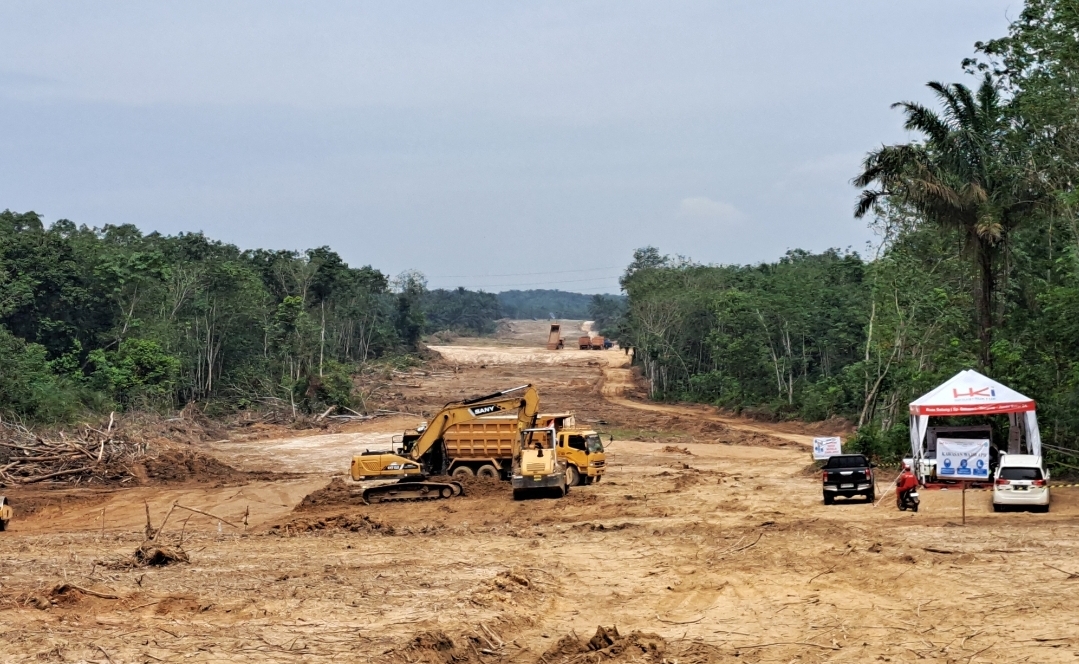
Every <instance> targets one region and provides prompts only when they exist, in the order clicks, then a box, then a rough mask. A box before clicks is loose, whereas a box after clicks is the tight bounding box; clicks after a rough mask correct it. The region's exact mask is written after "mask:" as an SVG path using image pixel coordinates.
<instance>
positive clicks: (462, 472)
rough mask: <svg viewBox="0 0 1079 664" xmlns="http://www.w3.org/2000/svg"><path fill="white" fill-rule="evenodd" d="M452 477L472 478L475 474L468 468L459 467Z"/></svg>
mask: <svg viewBox="0 0 1079 664" xmlns="http://www.w3.org/2000/svg"><path fill="white" fill-rule="evenodd" d="M450 475H451V476H453V477H472V476H473V475H475V473H473V472H472V469H471V468H469V467H468V466H457V467H456V468H454V469H453V472H452V473H450Z"/></svg>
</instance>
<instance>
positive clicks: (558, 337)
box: [547, 323, 565, 350]
mask: <svg viewBox="0 0 1079 664" xmlns="http://www.w3.org/2000/svg"><path fill="white" fill-rule="evenodd" d="M564 346H565V340H564V339H562V326H561V325H559V324H558V323H551V331H550V332H548V333H547V350H562V348H563V347H564Z"/></svg>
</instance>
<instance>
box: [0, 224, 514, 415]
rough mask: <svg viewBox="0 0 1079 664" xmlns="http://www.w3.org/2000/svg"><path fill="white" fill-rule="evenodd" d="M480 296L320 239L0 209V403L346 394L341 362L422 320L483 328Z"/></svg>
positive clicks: (348, 368)
mask: <svg viewBox="0 0 1079 664" xmlns="http://www.w3.org/2000/svg"><path fill="white" fill-rule="evenodd" d="M499 317H501V310H500V307H499V303H498V300H497V298H496V296H495V295H494V294H491V293H483V292H474V291H467V290H464V289H457V290H442V289H435V290H429V289H428V288H427V286H426V282H425V281H424V279H423V276H422V274H419V273H416V272H408V273H404V274H402V275H399V276H398V277H397V278H394V279H391V278H389V277H388V276H387V275H385V274H383V273H382V272H380V271H379V270H377V269H375V268H373V267H371V266H364V267H359V268H353V267H350V266H349V265H347V264H346V263H345V262H344V261H343V260H342V259H341V257H340V256H339V255H338V254H336V253H335V252H333V251H332V250H330V249H329V248H328V247H319V248H316V249H311V250H308V251H305V252H294V251H268V250H253V251H241V250H240V249H239V248H237V247H236V246H234V245H230V244H226V243H222V242H218V241H214V240H211V239H209V238H207V237H205V236H204V235H202V234H199V233H184V234H180V235H176V236H166V235H161V234H158V233H151V234H143V233H141V232H140V231H139V230H138V229H137V228H135V227H134V226H130V225H125V226H105V227H104V228H100V229H96V228H88V227H86V226H76V225H75V224H74V223H73V222H71V221H67V220H60V221H57V222H55V223H53V224H52V225H50V226H46V225H45V224H44V223H43V222H42V219H41V217H40V216H39V215H37V214H35V213H33V212H28V213H15V212H11V211H5V212H3V213H0V415H3V416H8V417H12V416H14V417H19V418H24V419H27V420H30V421H36V422H52V421H63V420H65V419H70V418H72V417H75V416H76V415H78V414H80V413H82V412H85V411H98V412H107V411H108V410H110V409H118V408H119V409H122V408H173V407H179V406H183V405H184V404H186V403H189V402H192V401H196V402H200V403H203V404H204V406H207V407H210V408H216V409H219V410H229V409H236V408H247V407H256V406H259V405H260V404H267V403H272V404H275V405H277V406H280V405H282V404H283V405H286V406H287V407H289V408H292V409H293V410H295V411H296V412H311V411H313V410H315V409H321V408H323V407H324V406H328V405H330V404H339V405H349V406H351V405H353V404H352V380H351V378H350V374H351V373H352V372H353V371H354V370H355V369H356V368H357V367H358V366H360V365H362V364H364V363H366V362H369V361H372V360H375V359H379V358H385V357H388V356H395V355H402V354H408V353H412V352H415V351H416V350H417V346H418V344H419V341H420V338H421V336H422V335H424V334H427V333H430V332H433V331H437V330H454V331H458V332H465V333H470V334H483V333H488V332H491V331H493V330H494V327H495V323H494V321H495V320H496V319H498V318H499Z"/></svg>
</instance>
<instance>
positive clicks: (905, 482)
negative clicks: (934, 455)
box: [895, 470, 918, 493]
mask: <svg viewBox="0 0 1079 664" xmlns="http://www.w3.org/2000/svg"><path fill="white" fill-rule="evenodd" d="M917 486H918V478H917V477H915V476H914V473H912V472H910V471H909V470H904V471H903V472H902V473H901V474H900V475H899V481H898V482H896V484H895V490H896V491H898V492H900V493H902V492H903V491H909V490H911V489H913V488H915V487H917Z"/></svg>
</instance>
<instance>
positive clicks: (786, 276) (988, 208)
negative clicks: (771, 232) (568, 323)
mask: <svg viewBox="0 0 1079 664" xmlns="http://www.w3.org/2000/svg"><path fill="white" fill-rule="evenodd" d="M976 48H977V49H978V53H979V56H978V57H977V58H972V59H970V60H968V61H966V62H965V63H964V65H965V67H966V68H967V70H968V71H969V72H971V73H972V74H975V75H976V76H977V77H978V81H977V85H975V86H973V87H968V86H965V85H961V84H942V83H931V84H929V87H930V89H931V90H932V91H933V93H934V94H935V95H936V97H937V102H936V104H935V105H934V107H927V106H923V105H919V104H914V103H900V104H897V106H898V107H899V108H900V109H901V111H902V112H903V113H904V114H905V118H906V127H907V129H909V130H911V131H912V132H913V133H914V135H915V136H916V140H914V141H913V142H911V143H908V144H902V145H892V146H885V147H883V148H880V149H878V150H875V151H873V152H871V153H869V154H868V156H867V157H866V160H865V163H864V167H863V169H862V172H861V173H860V174H857V176H856V177H855V179H854V184H855V185H856V186H858V187H860V188H863V192H862V194H861V197H860V198H859V200H858V201H857V205H856V209H855V211H856V214H857V215H858V216H863V215H868V216H871V218H872V222H871V223H872V224H873V225H874V227H875V228H876V229H877V230H878V231H879V232H880V235H881V237H882V243H881V245H880V247H879V248H878V251H877V254H876V256H875V257H874V258H873V259H872V260H865V259H863V258H862V257H860V256H859V255H857V254H855V253H851V252H843V251H837V250H831V251H827V252H824V253H822V254H810V253H806V252H801V251H795V252H790V253H789V254H788V255H787V256H785V257H784V258H783V259H781V260H780V261H778V262H777V263H770V264H763V265H756V266H745V267H738V266H724V267H716V266H702V265H697V264H694V263H692V262H689V261H686V260H684V259H672V258H670V257H667V256H664V255H661V254H660V252H659V251H657V250H656V249H654V248H651V247H649V248H646V249H642V250H639V251H638V252H637V253H636V254H635V256H634V261H633V263H632V264H631V265H630V266H629V268H628V269H627V271H626V273H625V275H624V277H623V279H622V284H623V287H624V289H625V291H626V292H627V293H628V296H629V301H628V307H627V310H626V313H625V314H624V316H622V318H621V320H619V321H615V322H613V323H612V322H608V323H607V324H606V327H608V328H610V327H616V328H618V329H619V334H618V335H617V336H619V338H621V339H622V340H623V342H626V343H630V344H632V345H634V346H635V347H636V348H637V350H638V354H637V360H638V361H639V362H640V363H641V365H642V369H643V370H644V373H645V375H646V377H648V378H649V379H650V380H651V389H652V393H653V396H654V397H655V398H660V399H688V400H696V401H704V402H711V403H715V404H718V405H722V406H726V407H730V408H734V409H748V410H754V411H758V412H760V413H762V414H765V415H768V416H771V417H777V418H787V417H789V418H794V417H800V418H805V419H814V420H815V419H822V418H827V417H830V416H836V415H838V416H843V417H846V418H849V419H851V420H852V421H854V422H856V423H857V424H858V425H859V426H860V429H859V434H858V436H857V442H856V445H857V446H859V448H860V449H863V450H865V451H869V452H872V453H875V454H879V455H882V456H893V455H896V454H900V453H902V452H904V451H905V450H906V449H907V446H908V444H907V440H908V431H907V426H908V419H907V404H908V402H909V401H910V400H911V399H912V398H915V397H917V396H919V395H920V394H922V393H924V392H925V391H926V390H928V389H930V388H932V387H934V386H935V385H937V384H938V383H939V382H940V381H942V380H944V379H945V378H948V377H950V376H951V375H952V374H954V373H956V372H957V371H959V370H961V369H965V368H970V367H977V368H980V369H981V370H982V371H984V372H986V373H988V374H989V375H991V376H992V377H994V378H996V379H998V380H1000V381H1002V382H1004V383H1006V384H1009V385H1011V386H1013V387H1015V388H1016V389H1018V390H1020V391H1022V392H1024V393H1026V394H1028V395H1030V396H1032V397H1033V398H1035V399H1036V400H1037V401H1038V403H1039V414H1040V417H1039V420H1040V422H1041V428H1042V437H1043V441H1044V442H1045V443H1046V444H1047V445H1048V446H1050V448H1051V449H1053V448H1055V449H1056V450H1058V451H1059V452H1060V453H1061V454H1068V453H1071V454H1075V453H1076V452H1074V451H1073V450H1075V448H1076V447H1077V444H1076V438H1077V437H1079V408H1077V406H1079V193H1077V192H1076V190H1075V185H1074V183H1075V182H1077V181H1079V92H1077V90H1079V85H1076V83H1077V81H1076V79H1077V77H1079V9H1076V7H1075V4H1074V3H1073V2H1069V1H1066V0H1030V1H1028V2H1027V4H1026V7H1025V8H1024V11H1023V13H1022V14H1021V16H1020V17H1019V19H1018V20H1017V21H1016V22H1015V23H1014V24H1013V25H1012V27H1011V30H1010V34H1009V36H1008V37H1006V38H1003V39H999V40H995V41H990V42H986V43H980V44H978V45H976ZM1055 453H1056V452H1050V454H1051V455H1052V454H1055ZM1058 458H1063V457H1058ZM1071 463H1073V464H1074V461H1072V462H1071Z"/></svg>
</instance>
